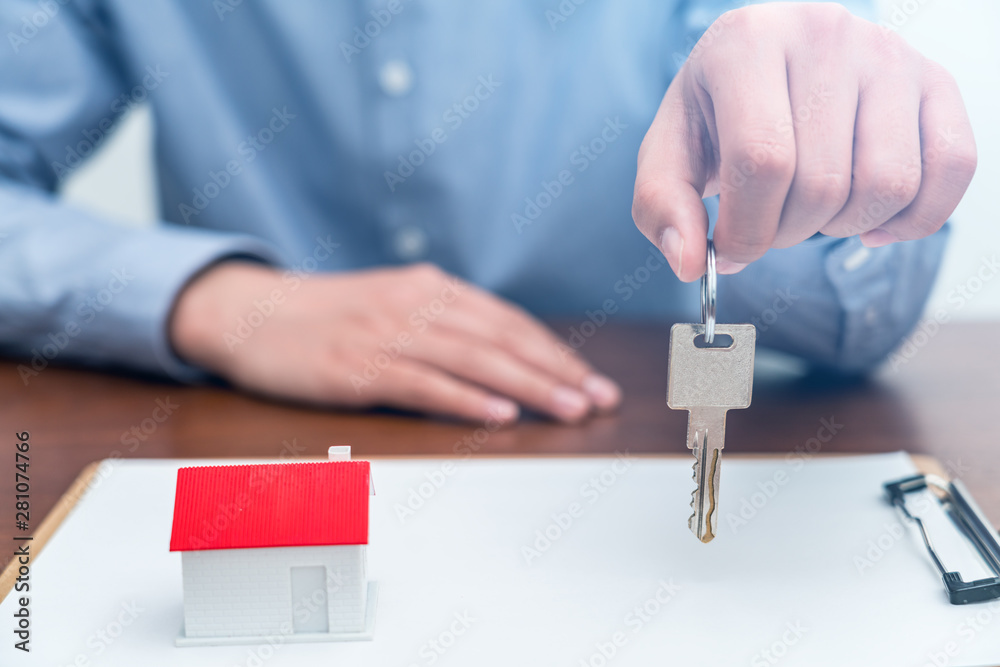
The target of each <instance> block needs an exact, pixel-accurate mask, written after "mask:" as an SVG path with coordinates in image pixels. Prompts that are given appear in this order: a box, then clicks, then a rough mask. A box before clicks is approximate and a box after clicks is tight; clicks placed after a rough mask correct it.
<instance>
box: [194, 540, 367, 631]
mask: <svg viewBox="0 0 1000 667" xmlns="http://www.w3.org/2000/svg"><path fill="white" fill-rule="evenodd" d="M181 563H182V567H183V572H184V574H183V576H184V634H185V635H186V636H188V637H234V636H247V635H277V634H288V633H291V632H292V628H293V616H292V613H293V609H292V606H293V605H292V599H291V568H292V567H308V566H317V565H322V566H325V567H326V576H327V589H328V602H327V608H328V612H329V621H330V632H359V631H362V630H363V629H364V619H365V594H366V591H367V580H368V576H367V572H366V560H365V547H364V546H363V545H349V546H320V547H273V548H261V549H220V550H209V551H185V552H183V553H182V554H181ZM317 595H318V596H322V592H319V593H317ZM320 602H321V601H320ZM320 608H321V605H320V604H316V602H315V601H310V600H305V601H296V604H295V613H296V614H309V613H313V611H314V610H318V609H320Z"/></svg>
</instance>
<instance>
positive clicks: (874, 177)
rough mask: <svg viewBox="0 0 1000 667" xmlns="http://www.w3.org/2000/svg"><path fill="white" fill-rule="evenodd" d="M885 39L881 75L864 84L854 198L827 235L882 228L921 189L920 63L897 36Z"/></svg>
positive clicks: (825, 230) (866, 79)
mask: <svg viewBox="0 0 1000 667" xmlns="http://www.w3.org/2000/svg"><path fill="white" fill-rule="evenodd" d="M882 39H883V44H882V47H883V49H882V50H883V53H884V58H883V60H882V62H880V63H878V65H877V67H878V71H876V72H872V73H871V75H869V76H867V77H864V78H863V79H862V80H861V82H860V88H859V99H858V114H857V121H856V126H855V139H854V166H853V171H854V182H853V183H852V186H851V195H850V197H849V198H848V200H847V203H846V204H845V205H844V208H843V209H841V211H840V212H839V213H837V215H835V216H834V217H833V219H832V220H830V222H828V223H827V224H826V225H825V226H824V227H823V228H822V230H821V231H822V232H823V233H824V234H826V235H828V236H840V237H846V236H854V235H856V234H863V233H865V232H867V231H869V230H872V229H875V228H876V227H879V226H880V225H882V223H884V222H886V221H887V220H889V219H890V218H892V217H893V216H894V215H896V214H897V213H899V212H900V211H902V210H903V209H904V208H906V207H907V206H908V205H909V204H910V202H912V201H913V200H914V198H915V197H916V196H917V192H918V191H919V189H920V182H921V158H920V123H919V109H920V93H921V91H920V77H919V75H918V73H917V72H915V71H914V68H915V66H916V62H917V61H916V60H914V59H913V58H912V56H911V55H910V54H906V53H905V51H906V50H907V49H908V47H907V46H906V45H905V43H904V42H902V39H901V38H899V37H898V36H896V35H894V34H889V35H883V36H882ZM886 72H892V75H891V76H886V74H885V73H886Z"/></svg>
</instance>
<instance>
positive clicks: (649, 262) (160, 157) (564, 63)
mask: <svg viewBox="0 0 1000 667" xmlns="http://www.w3.org/2000/svg"><path fill="white" fill-rule="evenodd" d="M732 4H735V3H728V2H720V1H718V0H715V1H706V2H699V1H697V0H691V1H689V2H688V1H684V0H587V1H586V2H584V1H583V0H506V1H504V2H499V1H498V2H462V1H459V0H387V1H386V0H374V1H371V2H368V1H351V2H347V1H340V2H320V1H318V0H293V1H288V0H214V1H213V2H209V1H208V0H143V1H142V2H135V1H134V0H45V1H43V2H39V1H38V0H5V1H4V2H3V3H2V4H0V36H2V43H0V234H2V235H3V236H2V238H0V313H2V315H0V349H2V350H3V351H6V352H7V353H10V354H17V355H23V356H25V357H28V358H29V359H31V363H30V364H26V365H25V366H22V375H23V376H24V377H25V381H26V382H28V381H30V378H31V377H33V376H32V375H31V374H30V373H26V372H25V371H24V368H33V369H36V370H37V369H38V368H39V367H44V365H45V364H46V363H48V361H49V360H51V359H55V358H59V360H61V361H62V360H75V361H78V362H83V363H92V364H120V365H125V366H130V367H133V368H137V369H141V370H146V371H153V372H160V373H166V374H170V375H173V376H175V377H178V378H182V379H184V378H193V377H196V373H195V371H194V369H191V368H189V367H187V366H186V365H185V364H183V363H182V362H181V361H180V360H179V359H177V358H176V357H175V355H174V354H173V353H172V351H171V348H170V345H169V341H168V339H167V332H166V328H167V327H166V325H167V318H168V317H169V312H170V309H171V306H172V304H173V302H174V300H175V298H176V296H177V294H178V293H179V291H180V290H181V289H182V288H183V286H184V285H185V284H186V283H187V282H188V281H189V280H190V279H191V278H192V277H193V276H195V275H197V273H198V272H199V271H201V270H203V269H204V268H205V267H206V266H208V265H210V264H211V263H213V262H216V261H219V260H220V259H223V258H226V257H232V256H243V257H251V258H257V259H259V260H261V261H265V262H270V263H274V264H276V265H280V266H283V267H285V268H286V269H288V270H292V271H297V272H300V273H302V274H308V273H310V272H315V271H350V270H354V269H361V268H364V267H372V266H379V265H391V264H400V263H406V262H413V261H418V260H426V261H432V262H434V263H436V264H438V265H440V266H441V267H442V268H444V269H445V270H447V271H449V272H452V273H455V274H457V275H459V276H462V277H464V278H467V279H468V280H470V281H473V282H475V283H477V284H479V285H482V286H484V287H486V288H488V289H490V290H492V291H494V292H496V293H498V294H500V295H501V296H503V297H506V298H508V299H511V300H513V301H515V302H518V303H520V304H523V305H524V306H525V307H526V308H528V309H529V310H530V311H532V312H534V313H536V314H539V315H542V316H553V317H563V318H569V321H570V322H571V323H573V322H578V324H579V325H581V326H572V327H571V328H567V329H565V330H564V331H563V332H562V333H564V334H568V335H569V336H570V341H571V343H574V344H576V343H577V342H579V343H580V344H582V343H583V342H585V338H584V336H582V335H577V333H576V332H579V331H580V330H581V329H582V330H585V331H592V330H593V327H592V326H590V325H585V323H587V322H590V323H592V324H593V323H596V322H603V321H605V320H606V319H625V318H657V319H665V318H669V317H682V318H694V317H696V316H697V310H698V295H697V292H696V289H695V287H694V286H693V285H683V284H681V283H680V282H678V281H677V279H676V278H675V277H674V276H673V274H672V273H671V271H670V269H669V267H668V266H667V265H666V263H665V262H664V260H663V258H662V256H661V255H660V254H659V253H658V251H656V250H655V249H654V248H653V247H652V246H651V245H650V244H649V243H648V242H647V241H646V240H645V239H644V238H643V237H642V236H641V234H640V233H639V232H638V231H637V230H636V229H635V227H634V225H633V223H632V220H631V216H630V208H631V199H632V188H633V182H634V179H635V170H636V167H635V165H636V153H637V149H638V146H639V143H640V141H641V140H642V137H643V135H644V133H645V131H646V129H647V128H648V127H649V124H650V122H651V120H652V118H653V115H654V113H655V111H656V108H657V106H658V104H659V102H660V100H661V98H662V97H663V94H664V92H665V91H666V89H667V86H668V85H669V84H670V81H671V79H672V77H673V76H674V75H675V73H676V71H677V69H678V68H679V66H680V65H681V64H682V63H683V60H684V58H685V55H686V54H687V53H688V52H689V51H690V49H691V47H692V46H693V44H694V41H695V40H696V39H697V37H698V35H699V34H700V33H701V32H702V31H703V30H704V29H705V28H706V27H707V26H708V25H709V23H710V22H711V21H712V20H714V18H716V17H717V16H718V15H719V14H720V13H721V12H722V11H724V10H725V9H729V8H731V5H732ZM141 103H146V104H149V105H150V107H151V109H152V113H153V117H154V119H155V129H156V137H155V155H156V163H157V174H158V185H159V192H160V205H161V208H160V214H161V218H162V222H161V224H159V225H157V226H156V227H155V228H153V229H142V230H135V229H127V228H124V227H121V226H116V225H113V224H109V223H108V222H107V221H105V220H102V219H100V218H99V217H98V216H95V215H93V214H91V213H88V212H86V211H81V210H76V209H72V208H70V207H68V206H66V205H64V204H62V203H60V201H59V200H58V198H57V197H56V196H55V194H54V193H56V192H57V191H58V189H59V186H60V184H61V183H62V182H63V180H64V179H65V178H66V177H67V176H68V175H70V174H72V173H73V171H74V170H75V169H76V168H77V167H78V166H79V165H80V164H81V163H82V162H84V161H85V160H86V159H87V158H88V157H89V156H90V155H91V154H92V153H93V152H94V150H95V148H96V147H97V146H98V145H99V144H100V143H101V141H102V139H103V138H104V137H105V136H107V135H108V134H109V133H110V132H111V131H113V126H114V124H115V122H116V121H117V120H118V119H119V118H120V117H121V116H122V115H123V114H124V113H125V112H127V111H128V110H129V109H130V108H132V107H133V106H135V105H137V104H141ZM709 204H711V202H709ZM942 244H943V236H942V235H940V234H939V235H936V236H935V237H932V238H931V239H928V240H925V241H921V242H915V243H906V244H897V245H894V246H890V247H886V248H882V249H878V250H866V249H863V248H862V247H861V246H860V244H859V243H858V241H857V239H851V240H838V239H823V238H819V239H815V240H812V241H809V242H807V243H805V244H802V245H800V246H798V247H796V248H792V249H788V250H781V251H772V252H770V253H768V255H767V256H766V257H765V258H764V259H762V260H761V261H759V262H756V263H755V264H753V265H751V266H750V267H749V268H748V269H746V270H745V271H743V272H742V273H740V274H738V275H736V276H731V277H723V278H722V279H721V280H720V290H721V294H720V302H719V317H720V319H721V320H722V321H747V322H750V321H753V322H755V323H757V324H758V326H759V327H760V331H761V340H762V342H764V343H765V344H771V345H772V346H775V347H779V348H782V349H786V350H789V351H791V352H793V353H796V354H799V355H801V356H804V357H806V358H809V359H812V360H814V361H817V362H819V363H823V364H827V365H832V366H837V367H841V368H864V367H867V366H870V365H871V364H872V363H874V362H875V361H877V360H878V359H880V358H881V357H883V356H884V355H885V354H886V353H887V352H888V351H889V350H890V349H891V348H892V347H893V346H894V345H895V344H896V343H897V342H898V341H899V340H900V338H901V337H902V336H903V335H904V334H905V332H906V331H907V330H908V329H909V328H910V327H911V326H912V325H913V324H914V322H915V321H916V318H917V317H918V316H919V313H920V311H921V308H922V304H923V302H924V299H925V298H926V295H927V292H928V289H929V287H930V283H931V280H932V277H933V275H934V273H935V270H936V267H937V264H938V262H939V259H940V254H941V249H942ZM595 326H596V325H595Z"/></svg>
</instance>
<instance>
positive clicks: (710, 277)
mask: <svg viewBox="0 0 1000 667" xmlns="http://www.w3.org/2000/svg"><path fill="white" fill-rule="evenodd" d="M717 283H718V276H717V274H716V273H715V244H714V243H712V239H709V240H708V257H707V258H706V262H705V275H703V276H702V277H701V323H702V324H704V325H705V342H706V343H708V344H709V345H711V344H712V343H713V342H714V341H715V297H716V287H717Z"/></svg>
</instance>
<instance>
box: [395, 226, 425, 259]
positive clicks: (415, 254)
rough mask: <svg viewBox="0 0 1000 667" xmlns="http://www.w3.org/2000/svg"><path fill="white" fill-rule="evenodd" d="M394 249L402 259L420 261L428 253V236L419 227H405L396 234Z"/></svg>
mask: <svg viewBox="0 0 1000 667" xmlns="http://www.w3.org/2000/svg"><path fill="white" fill-rule="evenodd" d="M393 247H394V249H395V251H396V255H397V256H398V257H399V258H400V259H404V260H414V259H419V258H421V257H423V256H424V255H425V254H426V252H427V234H426V233H425V232H424V230H422V229H420V228H419V227H403V228H402V229H400V230H399V231H397V232H396V236H395V238H393Z"/></svg>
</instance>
